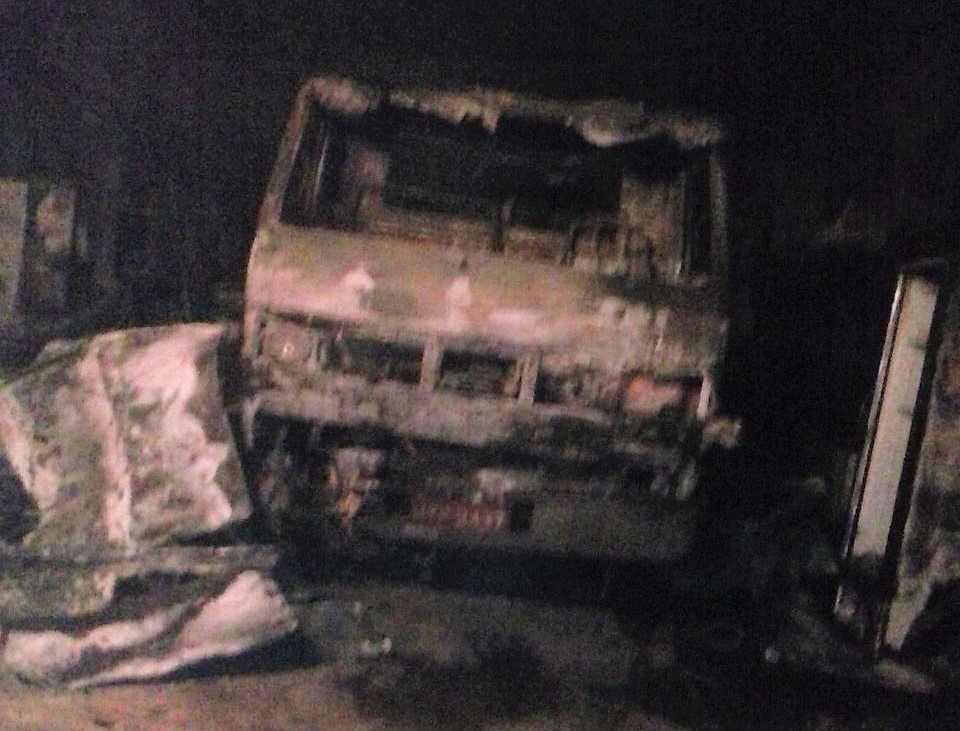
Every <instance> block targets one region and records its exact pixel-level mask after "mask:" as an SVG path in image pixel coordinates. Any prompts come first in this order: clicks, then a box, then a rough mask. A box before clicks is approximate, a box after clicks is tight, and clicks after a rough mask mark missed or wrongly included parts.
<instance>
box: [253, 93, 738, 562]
mask: <svg viewBox="0 0 960 731" xmlns="http://www.w3.org/2000/svg"><path fill="white" fill-rule="evenodd" d="M725 206H726V202H725V168H724V134H723V130H722V128H721V126H720V125H719V124H718V123H717V122H715V121H712V120H710V119H706V118H702V117H692V116H684V115H682V114H674V113H669V114H668V113H661V112H651V111H649V110H647V109H645V108H644V106H642V105H639V104H632V103H626V102H620V101H596V102H560V101H549V100H545V99H541V98H535V97H527V96H522V95H519V94H514V93H509V92H503V91H492V90H471V91H467V92H452V91H444V90H429V91H410V90H398V89H374V88H370V87H367V86H364V85H361V84H357V83H354V82H351V81H347V80H344V79H340V78H331V77H322V78H314V79H312V80H309V81H308V82H307V83H305V85H304V86H303V87H302V89H301V91H300V92H299V94H298V96H297V98H296V102H295V105H294V108H293V112H292V115H291V117H290V120H289V123H288V126H287V128H286V132H285V134H284V137H283V140H282V143H281V146H280V150H279V155H278V158H277V161H276V164H275V167H274V169H273V171H272V174H271V177H270V180H269V184H268V190H267V193H266V197H265V200H264V202H263V204H262V208H261V210H260V214H259V222H258V228H257V231H256V236H255V239H254V241H253V245H252V251H251V254H250V259H249V266H248V272H247V283H246V297H245V319H244V326H243V328H244V333H243V341H244V342H243V352H244V362H245V365H246V367H247V368H248V369H249V379H248V383H249V384H250V392H249V396H248V398H247V399H246V403H245V424H246V429H247V434H248V437H249V438H250V439H252V440H254V441H258V440H259V441H264V440H267V441H269V440H270V439H278V440H279V439H281V438H282V439H289V438H290V436H289V435H290V428H293V429H295V430H296V431H297V433H298V434H299V435H300V436H299V437H298V439H300V441H301V444H302V446H303V450H302V453H304V454H308V455H310V456H309V459H308V462H309V464H308V465H307V466H306V468H305V469H306V474H307V475H308V476H307V477H306V479H305V480H301V484H300V487H299V488H297V490H299V492H300V494H299V496H298V495H293V494H291V490H292V488H290V487H289V485H281V484H279V483H281V482H283V481H282V480H280V479H278V478H276V476H275V472H274V477H271V472H270V471H269V470H267V471H266V472H265V473H264V476H262V477H261V485H260V488H259V496H260V499H261V501H262V502H263V503H264V504H265V506H266V507H267V508H268V510H269V511H272V512H274V513H283V512H284V511H286V510H289V509H290V503H291V501H294V502H296V501H297V500H301V501H302V500H304V499H306V500H309V501H313V503H314V504H316V505H323V506H326V507H325V509H326V510H327V511H328V513H329V515H330V516H332V517H333V518H334V519H335V521H336V522H337V523H339V524H340V525H341V526H343V527H344V528H348V529H349V530H350V531H351V532H353V531H355V530H360V529H362V530H364V531H369V532H370V533H372V534H375V535H377V536H379V537H382V538H388V539H396V540H414V541H428V542H434V541H447V540H449V541H455V542H464V543H466V544H468V545H469V544H472V543H475V542H480V543H482V544H484V545H493V546H500V547H505V548H506V549H508V550H525V549H530V550H535V551H546V552H559V553H563V554H588V555H591V556H595V557H596V556H600V557H610V558H617V559H625V560H645V559H669V558H670V557H676V556H678V555H680V554H681V553H683V552H684V551H685V550H686V549H687V548H688V545H687V542H688V541H689V538H690V531H689V530H687V528H688V527H689V525H688V524H689V520H688V516H687V517H685V516H686V513H684V511H683V510H679V509H678V508H677V506H680V505H683V504H684V499H685V498H688V497H690V496H691V494H692V493H693V492H694V489H695V484H696V479H697V473H698V464H699V461H700V458H701V455H702V454H703V452H704V449H705V448H706V445H707V444H708V443H709V442H711V441H712V440H717V439H723V438H727V437H729V436H730V432H731V429H730V425H731V423H730V422H729V420H725V419H722V418H720V417H719V416H718V413H719V412H718V405H717V393H716V391H717V389H716V384H717V379H718V373H719V368H720V365H721V362H722V355H723V352H724V345H725V340H726V334H727V322H728V320H727V316H726V314H725V312H724V300H725V294H726V293H725V282H726V270H727V232H726V208H725ZM264 424H269V425H272V426H263V425H264ZM278 425H281V426H278ZM264 435H266V436H264ZM277 435H284V436H282V437H280V436H277ZM284 459H286V457H285V458H284ZM266 461H267V462H269V461H270V458H269V456H268V457H267V458H266ZM280 461H282V459H281V460H280ZM300 474H301V475H302V474H304V473H303V471H301V473H300ZM304 491H305V492H306V497H304V494H303V493H304Z"/></svg>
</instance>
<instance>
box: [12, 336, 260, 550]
mask: <svg viewBox="0 0 960 731" xmlns="http://www.w3.org/2000/svg"><path fill="white" fill-rule="evenodd" d="M221 334H222V329H221V328H220V327H219V326H216V325H177V326H173V327H169V328H148V329H142V330H130V331H120V332H113V333H108V334H105V335H100V336H97V337H95V338H92V339H91V340H86V341H80V342H76V343H71V344H68V345H65V346H62V347H61V348H59V349H58V350H57V351H54V350H48V351H45V353H44V354H42V355H41V357H40V358H39V359H38V361H37V363H35V364H34V365H33V366H32V367H31V368H30V369H29V370H28V372H26V373H25V374H24V375H22V376H21V377H20V378H18V379H16V380H15V381H12V382H11V383H9V384H7V385H6V386H4V387H3V388H0V447H2V450H3V452H4V454H5V455H6V458H7V460H8V461H9V463H10V465H11V467H12V470H13V472H14V473H15V474H16V475H17V477H19V480H20V482H21V484H22V486H23V489H24V490H25V492H26V493H27V494H28V495H29V496H30V497H31V498H32V499H33V501H35V503H36V505H37V507H38V509H39V513H40V521H39V525H37V527H36V528H34V529H33V530H32V531H31V532H30V533H28V534H27V535H26V536H25V537H24V539H23V545H24V546H25V547H26V548H29V549H31V550H34V551H37V552H40V553H44V554H49V555H59V556H73V557H76V556H82V555H90V554H96V553H100V552H104V551H108V552H117V551H119V552H125V553H133V552H135V551H137V550H139V549H142V548H144V547H148V546H156V545H162V544H164V543H168V542H170V541H171V540H179V539H187V538H192V537H196V536H200V535H203V534H205V533H210V532H213V531H217V530H220V529H222V528H225V527H227V526H229V525H232V524H236V523H238V522H240V521H242V520H244V519H246V518H247V517H248V516H249V515H250V510H251V506H250V501H249V497H248V494H247V491H246V487H245V484H244V480H243V473H242V469H241V466H240V461H239V457H238V455H237V451H236V447H235V445H234V443H233V438H232V435H231V432H230V426H229V424H228V422H227V419H226V415H225V414H224V412H223V409H222V406H221V404H220V388H219V384H218V380H217V359H216V354H217V347H218V344H219V342H220V338H221Z"/></svg>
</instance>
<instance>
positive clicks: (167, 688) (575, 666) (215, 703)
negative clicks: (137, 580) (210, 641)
mask: <svg viewBox="0 0 960 731" xmlns="http://www.w3.org/2000/svg"><path fill="white" fill-rule="evenodd" d="M298 612H299V614H300V617H301V629H300V630H299V631H298V633H297V634H296V635H294V636H293V637H290V638H288V639H286V640H284V641H281V642H279V643H277V644H275V645H273V646H271V647H269V648H265V649H262V650H260V651H257V652H254V653H250V654H248V655H246V656H244V657H242V658H238V659H234V660H230V661H218V662H212V663H209V664H207V665H205V666H202V667H199V668H196V669H194V670H192V671H190V672H189V673H184V674H182V675H180V676H178V677H175V678H172V679H168V680H166V681H163V682H155V683H141V684H132V685H116V686H109V687H102V688H94V689H88V690H62V689H47V688H38V687H33V686H28V685H24V684H22V683H20V682H19V681H17V680H16V679H14V678H11V677H3V678H0V729H2V730H3V731H86V730H88V729H89V730H91V731H96V730H98V729H111V730H114V731H168V730H170V729H177V730H186V731H192V730H193V729H199V730H203V731H220V730H221V729H222V730H224V731H226V730H228V729H229V731H248V730H249V731H306V730H308V729H309V730H311V731H312V730H314V729H345V730H348V731H352V730H357V731H359V730H361V729H363V730H366V729H371V730H372V729H377V730H379V729H398V730H401V731H414V730H417V729H441V730H442V729H450V730H454V729H455V730H456V731H493V730H501V729H502V730H506V729H515V730H517V731H526V730H528V729H529V730H531V731H533V730H540V729H543V730H544V731H546V730H547V729H550V730H551V731H552V730H554V729H578V730H583V731H594V730H601V729H611V730H615V729H624V730H627V729H639V730H642V731H648V730H649V731H653V730H674V729H738V730H739V729H758V730H761V729H779V728H783V729H804V730H809V731H848V730H849V731H854V730H855V729H856V730H864V731H866V730H873V729H881V730H889V731H894V730H897V731H899V730H900V729H904V730H906V729H910V731H913V730H914V729H922V728H931V729H933V728H937V729H940V728H944V729H946V728H957V727H958V724H957V721H958V720H960V716H957V715H956V708H955V704H953V703H952V702H948V701H947V699H946V698H938V697H936V696H929V695H916V694H914V695H910V694H904V693H898V692H893V691H890V690H888V689H882V688H876V687H869V686H863V685H858V684H854V683H850V682H844V681H840V680H837V679H835V678H830V677H824V676H814V675H809V674H802V673H796V672H784V671H783V670H782V669H778V668H771V667H767V666H764V665H763V663H762V662H760V663H758V662H755V660H754V659H752V658H750V657H748V656H745V655H744V654H743V653H740V652H733V653H724V652H723V648H722V647H721V646H720V645H718V643H716V642H713V643H711V644H712V649H711V651H710V652H707V653H706V654H704V652H699V653H698V651H697V650H695V649H694V645H695V644H696V642H695V641H694V639H691V638H695V637H696V636H697V635H699V636H701V637H702V636H703V633H702V629H703V627H702V626H701V627H694V626H691V625H690V624H689V623H686V624H685V623H684V622H680V621H676V620H675V618H672V617H661V618H659V619H655V618H654V619H651V618H647V620H650V621H644V622H640V623H639V624H638V625H634V626H628V625H629V624H630V622H631V621H633V620H629V619H627V618H624V617H622V616H620V617H618V616H615V615H613V614H611V613H608V612H602V611H597V610H596V609H585V608H580V609H578V608H575V607H569V606H567V607H557V606H553V605H546V604H541V603H537V602H529V601H522V602H519V601H516V600H510V599H505V598H499V597H494V598H490V597H478V596H474V595H466V594H458V593H455V592H439V593H436V592H423V591H421V590H417V589H410V588H403V589H391V590H384V589H382V588H359V589H351V590H349V591H346V592H342V591H338V592H336V593H329V592H327V593H324V594H322V595H320V596H312V597H310V598H309V600H308V601H304V602H301V603H300V604H298ZM713 630H714V633H716V631H717V626H716V625H713ZM718 648H719V649H720V652H719V654H717V650H718ZM711 653H712V654H711Z"/></svg>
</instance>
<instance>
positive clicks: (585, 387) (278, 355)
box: [258, 315, 701, 421]
mask: <svg viewBox="0 0 960 731" xmlns="http://www.w3.org/2000/svg"><path fill="white" fill-rule="evenodd" d="M258 357H259V361H260V363H261V365H264V366H266V370H267V372H268V377H269V379H270V380H271V381H273V382H274V385H281V386H289V385H297V386H300V387H307V388H310V387H311V386H312V385H313V386H315V385H317V384H319V383H320V382H322V381H323V379H325V378H330V377H333V376H336V375H338V374H342V375H346V376H355V377H358V378H361V379H363V380H364V381H366V382H368V383H371V384H378V383H397V384H403V385H406V386H415V387H417V388H418V389H419V390H420V391H424V392H440V393H452V394H458V395H461V396H466V397H469V398H489V399H501V400H509V401H516V402H519V403H520V404H525V405H534V404H537V405H543V406H548V407H569V408H573V409H587V410H593V411H597V412H603V413H608V414H616V413H625V414H629V415H635V416H642V417H655V416H656V417H660V418H662V417H665V416H666V417H669V418H672V419H677V420H679V421H685V420H686V419H687V418H689V417H694V416H696V414H697V406H698V402H699V395H700V390H701V379H700V378H699V377H690V376H684V377H673V378H662V377H656V376H653V375H650V374H644V373H617V374H609V373H604V372H602V371H600V370H598V369H591V368H587V367H583V366H581V365H575V366H563V367H558V366H556V365H554V363H555V362H556V359H554V360H551V359H544V358H541V356H540V354H539V353H536V352H529V351H525V350H523V349H522V348H520V347H517V348H516V349H514V350H512V351H503V350H501V351H494V350H493V349H492V348H491V346H490V344H489V343H484V342H480V341H473V342H460V341H457V340H456V339H453V338H450V339H441V338H429V337H428V338H424V337H422V336H417V335H414V334H410V333H407V332H403V331H399V330H396V329H385V328H378V327H376V326H363V325H347V324H342V323H337V322H329V321H317V320H306V319H299V318H287V317H281V316H277V315H270V316H268V317H266V319H265V320H264V321H263V323H262V326H261V336H260V348H259V352H258Z"/></svg>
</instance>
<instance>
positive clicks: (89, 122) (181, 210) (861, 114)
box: [0, 0, 960, 455]
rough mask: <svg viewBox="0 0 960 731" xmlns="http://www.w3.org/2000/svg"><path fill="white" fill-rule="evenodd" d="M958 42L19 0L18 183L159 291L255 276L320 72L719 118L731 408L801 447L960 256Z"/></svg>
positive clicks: (380, 6) (825, 9)
mask: <svg viewBox="0 0 960 731" xmlns="http://www.w3.org/2000/svg"><path fill="white" fill-rule="evenodd" d="M958 36H960V8H957V7H956V6H954V5H953V4H951V3H932V2H920V1H919V0H918V1H913V2H894V1H893V0H876V1H875V2H870V3H839V2H823V3H812V2H806V3H805V2H797V1H794V2H786V1H783V0H701V1H699V2H694V1H687V2H684V1H683V0H648V1H646V2H633V3H629V2H612V1H611V0H595V1H594V2H589V3H583V2H580V3H577V2H531V1H526V0H511V1H510V2H507V1H506V0H491V1H489V2H473V3H463V2H452V1H450V0H440V1H438V2H414V1H412V0H356V1H354V2H347V1H346V0H344V1H342V2H329V1H321V2H308V1H307V0H276V1H273V2H266V1H261V2H254V1H253V0H238V1H237V2H233V3H222V4H221V3H214V2H209V1H201V2H195V1H193V2H188V1H187V0H169V1H166V2H159V1H150V0H147V1H144V2H140V1H135V0H72V1H68V0H40V1H36V2H27V1H25V0H5V1H4V2H2V4H0V174H4V175H9V176H19V177H33V178H37V177H41V178H56V179H66V180H70V181H73V182H75V184H76V185H77V186H78V187H79V189H80V193H81V196H82V199H83V207H84V210H83V213H84V217H85V219H86V220H87V222H88V226H89V230H90V237H91V243H92V245H93V247H94V249H95V250H96V251H97V252H99V260H100V261H101V262H104V263H105V264H104V265H103V266H102V269H103V270H104V271H109V270H111V269H113V270H114V271H115V272H116V274H117V276H118V277H119V278H120V279H121V280H123V279H128V280H132V281H137V282H138V284H139V285H140V286H141V290H140V294H141V296H142V297H147V298H149V297H151V296H154V295H156V296H157V297H162V296H164V295H168V294H170V293H171V292H173V291H175V290H176V289H177V287H178V286H180V285H181V284H182V281H183V279H184V277H185V276H187V275H189V277H190V278H191V280H194V281H195V285H194V286H196V287H198V288H200V289H202V290H204V291H207V290H209V289H210V288H211V287H212V286H213V285H214V284H216V283H222V282H224V281H233V282H240V281H242V276H243V266H244V259H245V255H246V247H247V245H248V242H249V241H250V239H251V235H252V227H253V223H254V216H255V213H256V209H257V204H258V199H259V197H260V195H261V193H262V190H263V187H264V184H265V180H266V176H267V172H268V170H269V166H270V163H271V159H272V156H273V154H274V151H275V149H276V144H277V141H278V139H279V134H280V130H281V129H282V125H283V123H284V119H285V116H286V113H287V110H288V106H289V103H290V101H291V99H292V97H293V94H294V91H295V88H296V86H297V84H298V82H299V81H300V80H301V79H302V78H303V77H305V76H307V75H308V74H310V73H312V72H316V71H328V72H329V71H332V72H337V73H341V74H345V75H348V76H352V77H357V78H360V79H363V80H366V81H372V82H390V83H394V82H396V83H402V84H414V85H441V86H448V87H458V86H469V85H485V86H498V87H507V88H512V89H517V90H522V91H530V92H536V93H539V94H543V95H549V96H558V97H578V98H584V97H598V96H616V97H624V98H629V99H634V100H642V101H643V102H644V103H646V104H648V105H650V106H651V107H669V108H682V109H692V110H695V111H699V112H704V113H708V114H712V115H716V116H718V117H719V118H720V119H722V120H723V121H724V123H725V124H726V125H727V127H728V128H729V129H730V131H731V160H732V162H733V165H732V177H731V181H730V207H731V211H730V212H731V243H732V246H733V247H734V249H733V262H734V265H735V280H734V290H735V293H736V295H737V302H738V305H739V308H740V310H739V311H740V313H741V314H740V315H739V326H738V328H737V330H736V332H735V337H734V342H733V343H732V349H731V375H730V377H729V378H728V379H727V401H728V403H732V404H733V407H732V408H734V409H735V410H737V411H739V412H740V413H742V414H745V415H746V417H747V423H748V426H749V427H750V430H749V431H748V434H750V433H752V434H754V435H763V437H764V439H765V440H766V441H767V443H768V444H767V446H769V447H770V448H771V449H774V450H775V451H777V450H779V451H780V452H783V453H784V454H785V455H789V454H791V453H793V452H796V451H798V448H797V445H798V444H799V443H801V442H806V441H810V440H811V439H825V440H827V441H832V442H837V443H841V444H842V443H849V442H852V441H855V440H856V438H857V427H858V424H859V423H860V418H861V414H862V408H863V404H864V401H865V399H866V398H867V394H868V391H869V386H870V382H871V381H872V371H873V368H874V367H875V362H876V358H877V356H878V353H879V349H880V340H881V339H882V333H883V327H884V320H885V316H886V310H887V308H888V307H889V301H890V297H891V294H892V277H893V273H894V272H895V268H896V265H897V264H898V263H899V262H900V261H904V260H909V259H913V258H916V257H918V256H921V255H928V254H935V253H944V252H951V251H952V250H953V249H954V248H956V222H957V212H956V202H957V190H958V185H957V182H958V181H957V168H958V163H960V124H958V115H957V114H956V110H957V109H958V108H960V104H958V101H960V100H958V95H960V84H958V83H957V72H956V67H957V61H958V60H960V53H958V40H957V39H958ZM147 273H149V276H147ZM144 283H145V288H144ZM104 286H107V284H106V283H105V284H104ZM200 314H201V315H202V314H203V313H202V312H201V313H200Z"/></svg>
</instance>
